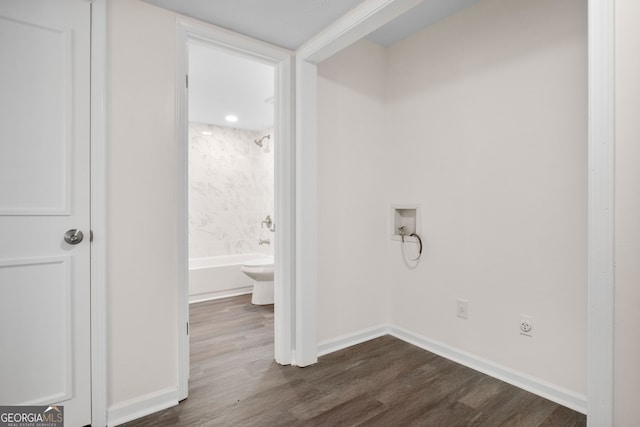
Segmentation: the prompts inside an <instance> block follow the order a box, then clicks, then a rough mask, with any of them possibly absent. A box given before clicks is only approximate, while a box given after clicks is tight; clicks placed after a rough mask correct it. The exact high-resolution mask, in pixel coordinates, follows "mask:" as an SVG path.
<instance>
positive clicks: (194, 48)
mask: <svg viewBox="0 0 640 427" xmlns="http://www.w3.org/2000/svg"><path fill="white" fill-rule="evenodd" d="M273 93H274V70H273V66H271V65H267V64H263V63H260V62H257V61H255V60H252V59H247V58H244V57H242V56H238V55H236V54H232V53H227V52H225V51H222V50H218V49H214V48H210V47H205V46H202V45H199V44H194V43H192V44H190V45H189V121H193V122H200V123H207V124H213V125H219V126H229V127H237V128H241V129H253V130H264V129H267V128H270V127H272V126H273V113H274V105H273ZM229 114H232V115H235V116H237V117H238V121H237V122H236V123H229V122H227V121H225V116H227V115H229Z"/></svg>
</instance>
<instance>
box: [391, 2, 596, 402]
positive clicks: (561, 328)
mask: <svg viewBox="0 0 640 427" xmlns="http://www.w3.org/2000/svg"><path fill="white" fill-rule="evenodd" d="M586 17H587V15H586V2H585V1H584V0H562V1H558V0H545V1H536V2H513V1H509V0H484V1H481V2H480V3H478V4H476V5H474V6H472V7H470V8H468V9H466V10H464V11H462V12H461V13H459V14H457V15H455V16H452V17H451V18H449V19H447V20H445V21H442V22H441V23H439V24H437V25H435V26H433V27H431V28H429V29H427V30H425V31H422V32H420V33H418V34H416V35H414V36H413V37H411V38H409V39H407V40H405V41H403V42H401V43H398V44H396V45H395V46H393V47H391V48H390V49H389V86H388V120H389V124H390V127H389V133H388V134H387V139H388V140H393V141H394V142H395V143H396V144H397V145H396V148H395V151H396V152H397V153H398V155H399V157H401V158H403V159H404V160H403V162H402V163H395V168H394V172H393V173H392V174H390V175H389V176H390V179H391V186H392V188H393V189H394V191H393V192H392V194H391V197H392V201H395V200H397V201H409V202H417V203H420V204H422V206H423V216H422V221H423V222H422V224H423V233H424V236H423V237H424V239H425V241H426V243H427V246H428V253H427V255H426V257H425V259H424V262H422V263H421V265H420V267H419V268H418V269H417V270H416V271H414V272H407V271H406V268H405V267H404V266H403V265H402V263H401V262H400V261H398V257H395V256H392V255H393V254H395V252H397V251H398V249H397V248H396V246H397V245H392V251H391V252H392V254H391V255H390V256H389V259H390V260H392V262H393V263H392V266H391V268H392V270H391V276H392V277H403V278H404V280H403V282H401V283H402V285H400V286H396V287H395V292H393V295H394V297H395V300H394V304H393V307H394V312H393V315H392V322H393V323H394V324H396V325H398V326H400V327H403V328H406V329H408V330H410V331H413V332H414V333H417V334H419V335H422V336H425V337H429V338H430V339H435V340H438V341H441V342H443V343H446V344H448V345H451V346H454V347H456V348H458V349H461V350H463V351H466V352H469V353H471V354H474V355H476V356H479V357H482V358H485V359H488V360H491V361H493V362H494V363H497V364H499V365H502V366H506V367H509V368H512V369H515V370H517V371H519V372H523V373H526V374H528V375H531V376H533V377H535V378H538V379H542V380H545V381H548V382H549V383H552V384H555V385H557V386H560V387H564V388H566V389H568V390H571V391H574V392H578V393H582V394H586V354H585V352H586V320H587V311H586V301H587V285H586V284H587V275H586V272H587V234H586V231H587V68H586V64H587V56H586V54H587V37H586ZM456 298H463V299H466V300H468V301H469V319H468V320H461V319H459V318H457V317H456V310H455V307H456ZM521 314H527V315H532V316H533V317H534V336H533V337H532V338H527V337H523V336H521V335H520V334H519V319H520V315H521Z"/></svg>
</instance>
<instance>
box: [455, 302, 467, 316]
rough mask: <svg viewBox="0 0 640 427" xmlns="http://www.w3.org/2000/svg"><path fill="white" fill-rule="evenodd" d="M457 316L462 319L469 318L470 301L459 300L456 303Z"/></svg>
mask: <svg viewBox="0 0 640 427" xmlns="http://www.w3.org/2000/svg"><path fill="white" fill-rule="evenodd" d="M456 316H458V317H459V318H461V319H468V318H469V301H467V300H464V299H460V298H458V300H457V301H456Z"/></svg>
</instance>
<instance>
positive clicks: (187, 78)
mask: <svg viewBox="0 0 640 427" xmlns="http://www.w3.org/2000/svg"><path fill="white" fill-rule="evenodd" d="M184 77H185V79H184V80H185V86H186V88H187V89H189V74H187V75H186V76H184Z"/></svg>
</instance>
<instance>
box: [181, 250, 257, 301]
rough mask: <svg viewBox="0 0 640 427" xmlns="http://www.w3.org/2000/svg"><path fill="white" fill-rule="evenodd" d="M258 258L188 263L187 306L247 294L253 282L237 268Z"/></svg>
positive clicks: (230, 258)
mask: <svg viewBox="0 0 640 427" xmlns="http://www.w3.org/2000/svg"><path fill="white" fill-rule="evenodd" d="M261 256H264V255H261V254H244V255H225V256H216V257H208V258H192V259H190V260H189V302H199V301H207V300H212V299H218V298H226V297H231V296H234V295H242V294H250V293H251V292H252V290H253V281H252V280H251V279H250V278H249V277H247V276H246V275H245V274H244V273H243V272H242V271H240V266H241V265H242V264H243V263H244V262H245V261H247V260H250V259H253V258H259V257H261Z"/></svg>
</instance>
